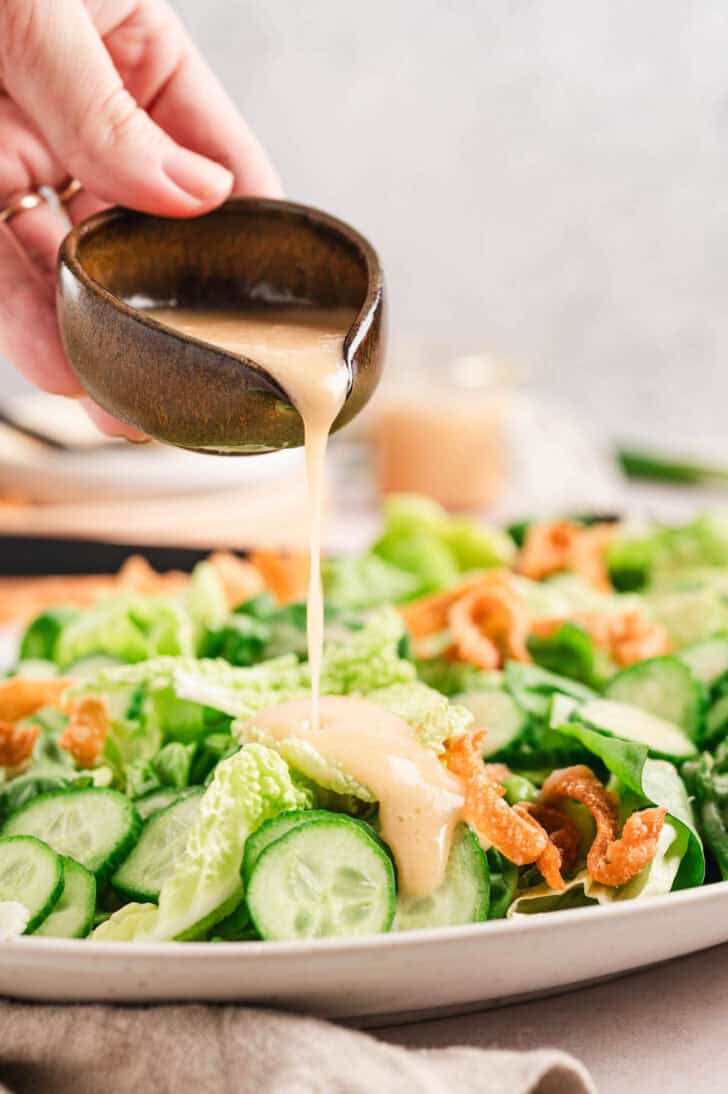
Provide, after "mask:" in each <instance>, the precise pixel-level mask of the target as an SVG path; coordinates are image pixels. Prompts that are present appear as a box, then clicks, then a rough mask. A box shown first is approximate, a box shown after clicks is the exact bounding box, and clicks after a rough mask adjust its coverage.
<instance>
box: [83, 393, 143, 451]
mask: <svg viewBox="0 0 728 1094" xmlns="http://www.w3.org/2000/svg"><path fill="white" fill-rule="evenodd" d="M81 406H82V407H83V409H84V410H85V411H86V413H87V414H88V416H89V418H90V419H91V421H92V422H93V423H94V425H95V426H96V428H97V429H100V430H101V432H102V433H106V434H107V435H108V436H109V437H126V439H127V440H128V441H133V442H134V443H135V444H143V443H144V442H145V441H148V440H149V437H147V436H146V435H145V434H144V433H140V432H139V430H138V429H134V427H133V426H131V425H126V423H125V422H120V421H119V419H118V418H115V417H114V416H113V414H109V412H108V411H107V410H103V409H102V408H101V407H100V406H98V404H97V403H95V402H94V401H93V399H90V398H89V397H88V396H86V397H85V398H84V399H81Z"/></svg>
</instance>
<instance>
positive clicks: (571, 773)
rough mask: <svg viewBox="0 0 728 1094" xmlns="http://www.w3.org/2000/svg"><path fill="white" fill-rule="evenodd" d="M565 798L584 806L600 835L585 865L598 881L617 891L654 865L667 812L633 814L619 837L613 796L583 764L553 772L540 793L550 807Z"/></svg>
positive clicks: (658, 807)
mask: <svg viewBox="0 0 728 1094" xmlns="http://www.w3.org/2000/svg"><path fill="white" fill-rule="evenodd" d="M564 798H572V799H573V800H574V801H578V802H581V804H582V805H585V806H586V808H587V809H588V810H589V812H590V813H591V815H592V816H593V817H594V822H595V824H596V827H597V834H596V836H595V838H594V842H593V843H592V845H591V847H590V848H589V853H588V855H587V860H586V865H587V869H588V871H589V873H590V874H591V876H592V877H593V879H594V880H595V881H598V882H600V884H602V885H609V886H614V887H616V886H620V885H626V883H627V882H628V881H631V880H632V878H633V877H636V876H637V874H639V872H640V871H641V870H643V869H644V867H645V866H647V864H648V863H649V862H651V861H652V859H653V857H654V854H655V851H656V849H657V840H658V838H659V835H660V832H661V830H662V825H663V823H664V820H665V815H666V813H667V810H666V809H663V808H662V807H660V806H653V807H651V808H649V809H641V810H640V811H639V812H637V813H633V814H632V815H631V816H630V817H629V818H628V819H627V821H626V823H625V825H624V828H623V829H622V834H621V836H619V837H618V836H617V803H616V801H615V799H614V796H613V795H612V794H611V793H610V792H609V790H607V788H606V787H605V786H604V785H603V784H602V783H601V782H600V781H599V779H598V778H597V777H596V775H595V774H594V772H593V771H591V770H590V768H588V767H585V766H584V765H583V764H577V765H575V766H574V767H566V768H562V769H561V770H559V771H553V772H552V773H551V775H549V777H548V778H547V779H546V782H545V783H544V785H543V789H542V791H541V799H542V801H543V803H544V804H547V805H549V804H552V803H554V802H559V801H563V799H564Z"/></svg>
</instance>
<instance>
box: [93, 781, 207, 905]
mask: <svg viewBox="0 0 728 1094" xmlns="http://www.w3.org/2000/svg"><path fill="white" fill-rule="evenodd" d="M202 794H203V790H202V788H201V787H200V789H199V790H198V791H196V792H193V793H190V794H184V795H183V796H182V797H180V798H178V800H177V801H175V802H172V804H171V805H168V806H167V808H166V809H160V810H159V812H157V813H154V814H153V815H152V816H151V817H150V818H149V820H148V821H147V822H146V824H145V825H144V828H143V829H142V834H141V836H140V837H139V842H138V843H137V845H136V846H135V847H134V848H133V849H132V851H131V854H130V855H129V857H128V858H127V859H126V860H125V861H124V862H123V863H122V864H121V866H120V867H119V869H118V870H117V871H116V873H115V874H114V876H113V877H112V879H111V884H112V885H113V886H114V888H115V889H116V890H117V891H118V892H120V893H122V894H123V895H124V896H126V897H128V898H129V899H130V900H137V901H141V902H142V903H144V902H149V903H152V904H156V903H157V901H158V900H159V893H160V890H161V888H162V884H163V882H164V881H166V879H167V878H168V877H169V876H170V874H171V873H172V872H173V870H174V868H175V866H176V865H177V863H178V862H179V860H180V859H181V857H182V855H183V854H184V850H185V847H186V845H187V837H188V836H189V833H190V828H191V827H192V825H193V824H194V822H195V820H196V819H197V814H198V813H199V811H200V800H201V798H202Z"/></svg>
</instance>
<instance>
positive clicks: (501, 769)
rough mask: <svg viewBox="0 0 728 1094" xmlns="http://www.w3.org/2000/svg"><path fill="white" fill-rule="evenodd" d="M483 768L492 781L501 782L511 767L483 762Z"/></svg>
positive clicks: (506, 776) (508, 773) (509, 772)
mask: <svg viewBox="0 0 728 1094" xmlns="http://www.w3.org/2000/svg"><path fill="white" fill-rule="evenodd" d="M487 732H488V731H487V729H486V730H485V733H486V734H487ZM483 770H484V771H485V773H486V775H487V776H488V778H489V779H490V780H491V781H492V782H494V783H503V782H505V781H506V779H507V778H508V776H509V775H510V774H511V769H510V767H509V766H508V764H483Z"/></svg>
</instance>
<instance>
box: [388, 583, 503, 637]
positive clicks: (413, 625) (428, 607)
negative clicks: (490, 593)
mask: <svg viewBox="0 0 728 1094" xmlns="http://www.w3.org/2000/svg"><path fill="white" fill-rule="evenodd" d="M499 572H501V571H499ZM493 573H495V571H490V572H489V574H490V580H491V581H492V574H493ZM488 576H489V575H486V574H477V575H476V576H475V577H469V578H468V579H467V580H466V581H462V582H461V583H460V584H459V585H454V586H453V587H452V588H451V589H444V590H443V591H442V592H439V593H430V594H429V595H428V596H422V597H420V599H419V600H413V601H412V602H411V603H410V604H403V605H402V606H401V607H400V609H399V611H400V615H401V616H402V618H403V619H404V621H405V624H406V626H407V630H408V631H409V633H410V634H411V635H412V637H413V638H427V636H428V635H430V634H437V632H438V631H444V630H445V628H446V627H447V625H448V614H449V612H450V609H451V608H452V606H453V604H455V603H457V601H458V600H459V599H460V598H461V597H462V596H465V594H466V593H469V592H471V590H473V589H477V588H479V587H483V585H484V582H485V581H486V580H487V579H488Z"/></svg>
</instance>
